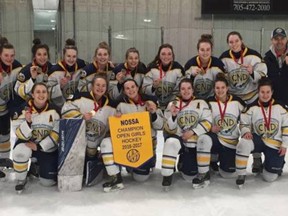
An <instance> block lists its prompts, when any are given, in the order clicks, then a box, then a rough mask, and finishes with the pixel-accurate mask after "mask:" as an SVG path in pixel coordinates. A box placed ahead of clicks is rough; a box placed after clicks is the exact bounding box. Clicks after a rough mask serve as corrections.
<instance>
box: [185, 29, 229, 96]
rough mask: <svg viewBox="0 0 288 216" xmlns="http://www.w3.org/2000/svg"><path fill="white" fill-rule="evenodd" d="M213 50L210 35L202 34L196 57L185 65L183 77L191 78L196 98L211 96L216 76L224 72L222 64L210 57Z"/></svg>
mask: <svg viewBox="0 0 288 216" xmlns="http://www.w3.org/2000/svg"><path fill="white" fill-rule="evenodd" d="M212 49H213V42H212V35H207V34H203V35H201V38H200V39H199V40H198V43H197V50H198V55H197V56H195V57H193V58H191V59H190V60H189V61H188V62H187V63H186V65H185V75H186V77H188V78H191V80H192V82H193V86H194V89H195V92H194V95H195V96H196V97H197V98H201V99H207V98H208V97H211V96H212V95H213V86H214V80H215V78H216V75H217V74H218V73H219V72H224V64H223V63H222V61H221V60H219V59H218V58H216V57H214V56H211V54H212Z"/></svg>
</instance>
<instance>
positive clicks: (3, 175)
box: [0, 170, 6, 179]
mask: <svg viewBox="0 0 288 216" xmlns="http://www.w3.org/2000/svg"><path fill="white" fill-rule="evenodd" d="M5 176H6V175H5V173H4V172H2V171H1V170H0V179H2V178H5Z"/></svg>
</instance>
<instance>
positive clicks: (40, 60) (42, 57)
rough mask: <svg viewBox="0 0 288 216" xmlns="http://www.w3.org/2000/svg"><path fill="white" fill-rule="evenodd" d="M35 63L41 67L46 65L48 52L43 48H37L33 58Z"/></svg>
mask: <svg viewBox="0 0 288 216" xmlns="http://www.w3.org/2000/svg"><path fill="white" fill-rule="evenodd" d="M34 58H35V61H36V63H37V64H39V65H40V66H43V65H45V64H46V63H47V61H48V52H47V50H46V49H45V48H39V49H37V51H36V54H35V56H34Z"/></svg>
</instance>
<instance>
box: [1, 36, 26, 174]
mask: <svg viewBox="0 0 288 216" xmlns="http://www.w3.org/2000/svg"><path fill="white" fill-rule="evenodd" d="M21 68H22V65H21V64H20V63H19V62H18V61H17V60H15V49H14V47H13V45H12V44H10V43H9V42H8V40H7V39H6V38H0V122H1V123H0V167H12V166H13V163H12V161H11V160H10V159H9V155H10V148H11V145H10V114H9V112H10V110H9V109H10V106H9V105H10V103H13V100H14V96H15V95H14V93H13V86H14V84H15V82H16V80H17V76H18V73H19V71H20V70H21ZM8 106H9V108H8ZM4 177H5V174H4V173H3V172H2V171H1V170H0V178H4Z"/></svg>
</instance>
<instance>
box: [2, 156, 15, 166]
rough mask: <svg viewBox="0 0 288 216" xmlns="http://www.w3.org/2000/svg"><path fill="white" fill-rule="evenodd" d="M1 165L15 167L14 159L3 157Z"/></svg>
mask: <svg viewBox="0 0 288 216" xmlns="http://www.w3.org/2000/svg"><path fill="white" fill-rule="evenodd" d="M0 167H6V168H13V161H12V160H10V159H9V158H1V159H0Z"/></svg>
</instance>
